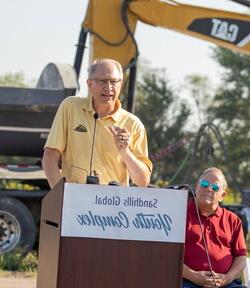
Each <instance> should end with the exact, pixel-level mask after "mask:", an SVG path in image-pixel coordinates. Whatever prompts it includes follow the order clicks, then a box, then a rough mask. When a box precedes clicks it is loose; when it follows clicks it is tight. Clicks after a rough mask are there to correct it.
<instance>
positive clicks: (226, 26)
mask: <svg viewBox="0 0 250 288" xmlns="http://www.w3.org/2000/svg"><path fill="white" fill-rule="evenodd" d="M234 2H241V3H242V2H245V3H244V5H246V6H250V2H248V0H235V1H234ZM247 3H248V4H247ZM242 4H243V3H242ZM137 21H142V22H144V23H147V24H150V25H152V26H158V27H164V28H167V29H171V30H174V31H177V32H180V33H184V34H187V35H190V36H193V37H196V38H200V39H203V40H206V41H209V42H211V43H213V44H216V45H219V46H222V47H225V48H228V49H231V50H234V51H239V52H242V53H245V54H250V15H247V14H240V13H235V12H228V11H222V10H217V9H211V8H204V7H199V6H192V5H186V4H180V3H178V2H177V1H173V0H165V1H160V0H124V1H119V0H90V1H89V4H88V9H87V13H86V17H85V20H84V21H83V24H82V31H81V35H80V38H79V45H78V51H77V55H76V59H75V65H74V66H75V68H76V71H77V73H78V75H79V73H80V63H81V60H82V55H83V50H84V47H85V41H86V37H87V34H90V45H89V50H90V51H89V56H90V61H93V59H96V58H102V57H105V58H114V59H116V60H117V61H119V62H120V63H121V64H122V65H123V67H124V69H125V70H126V71H128V73H127V74H128V78H129V81H128V82H129V88H128V101H127V109H128V110H129V111H131V110H132V109H133V94H134V88H135V77H136V62H137V58H138V55H139V52H138V47H137V43H136V40H135V38H134V34H135V31H136V24H137ZM145 37H146V35H145Z"/></svg>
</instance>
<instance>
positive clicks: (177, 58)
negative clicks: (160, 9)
mask: <svg viewBox="0 0 250 288" xmlns="http://www.w3.org/2000/svg"><path fill="white" fill-rule="evenodd" d="M181 2H186V3H194V4H198V5H199V4H201V3H204V2H205V3H206V5H207V4H208V3H209V6H212V7H213V6H214V5H216V6H219V8H221V9H229V10H234V11H235V10H236V9H238V7H239V11H246V7H242V6H241V5H237V4H234V3H233V2H231V1H229V0H217V1H215V0H206V1H205V0H185V1H184V0H182V1H181ZM87 3H88V1H87V0H8V1H4V0H0V5H1V6H0V7H1V9H0V36H1V37H0V43H1V45H0V51H1V53H0V75H3V74H6V73H16V72H20V71H22V72H23V73H24V75H25V77H26V78H27V79H34V80H37V79H38V78H39V76H40V73H41V72H42V70H43V68H44V67H45V66H46V65H47V64H48V63H50V62H56V63H70V64H73V62H74V57H75V52H76V47H75V44H76V43H77V41H78V36H79V32H80V28H81V23H82V21H83V19H84V16H85V12H86V8H87ZM145 35H146V36H145ZM135 37H136V39H137V42H138V46H139V52H140V57H141V58H143V59H147V61H149V62H150V63H151V66H152V67H153V68H165V69H166V71H167V75H168V78H169V79H170V80H171V81H173V83H176V84H177V83H178V82H179V81H182V80H183V79H184V77H185V76H186V75H188V74H194V73H196V74H200V75H204V76H208V77H211V78H212V80H214V81H216V79H217V78H218V76H217V75H218V74H217V73H218V72H219V67H218V65H217V64H216V63H215V62H214V60H212V59H211V57H210V56H209V55H210V53H211V47H213V45H212V44H209V43H207V42H205V41H203V40H198V39H195V38H192V37H190V36H185V35H183V34H180V33H176V32H173V31H170V30H166V29H162V28H159V27H152V26H150V25H146V24H143V23H141V22H140V23H139V24H138V27H137V30H136V34H135ZM87 54H88V52H87V51H86V52H85V57H84V61H83V66H82V71H83V73H82V75H81V78H80V84H82V83H84V82H85V80H86V79H85V78H86V73H85V72H84V71H86V69H87V66H88V55H87ZM81 86H82V85H81Z"/></svg>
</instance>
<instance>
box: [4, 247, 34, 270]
mask: <svg viewBox="0 0 250 288" xmlns="http://www.w3.org/2000/svg"><path fill="white" fill-rule="evenodd" d="M37 264H38V260H37V252H35V251H32V252H30V253H28V254H27V255H26V256H24V254H23V251H22V250H20V249H17V250H14V251H11V252H8V253H5V254H1V255H0V270H8V271H19V272H36V271H37Z"/></svg>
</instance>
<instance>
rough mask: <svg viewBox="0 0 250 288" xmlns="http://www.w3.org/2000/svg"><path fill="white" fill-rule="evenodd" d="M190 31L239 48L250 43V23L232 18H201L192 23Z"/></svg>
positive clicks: (189, 27)
mask: <svg viewBox="0 0 250 288" xmlns="http://www.w3.org/2000/svg"><path fill="white" fill-rule="evenodd" d="M188 30H189V31H192V32H196V33H199V34H202V35H204V36H208V37H212V38H217V39H219V40H222V41H225V42H229V43H231V44H234V45H236V46H238V47H243V46H245V45H247V44H248V43H249V42H250V33H249V31H250V22H249V21H246V20H238V19H230V18H199V19H195V20H193V21H192V23H191V24H190V25H189V26H188Z"/></svg>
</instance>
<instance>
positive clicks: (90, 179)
mask: <svg viewBox="0 0 250 288" xmlns="http://www.w3.org/2000/svg"><path fill="white" fill-rule="evenodd" d="M94 118H95V124H94V134H93V142H92V148H91V154H90V155H91V156H90V164H89V175H88V176H87V179H86V184H99V183H100V181H99V177H98V175H97V173H96V171H92V165H93V154H94V146H95V138H96V137H95V134H96V123H97V120H98V119H99V118H100V117H99V114H98V113H95V114H94ZM92 173H93V174H94V175H92Z"/></svg>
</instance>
